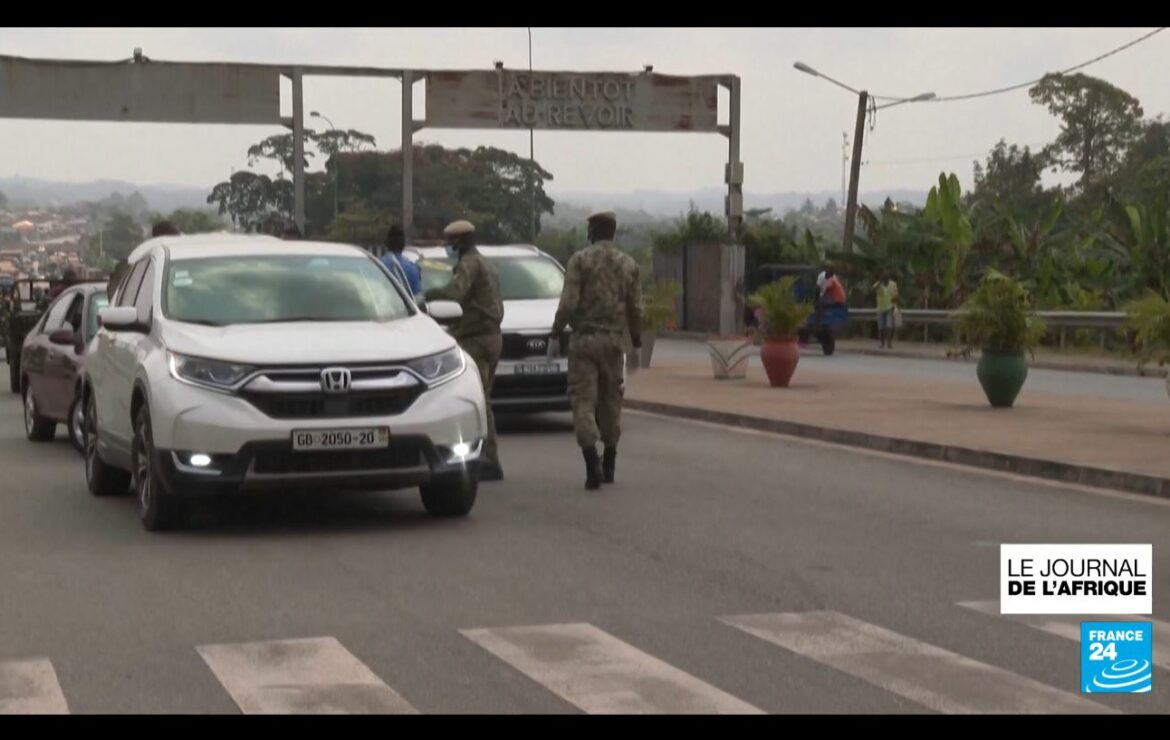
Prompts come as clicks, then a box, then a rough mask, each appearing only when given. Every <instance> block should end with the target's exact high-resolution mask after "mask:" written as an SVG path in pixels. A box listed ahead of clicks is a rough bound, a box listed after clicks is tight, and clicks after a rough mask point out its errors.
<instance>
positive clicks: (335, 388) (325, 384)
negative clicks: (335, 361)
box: [321, 367, 351, 393]
mask: <svg viewBox="0 0 1170 740" xmlns="http://www.w3.org/2000/svg"><path fill="white" fill-rule="evenodd" d="M350 379H351V378H350V374H349V369H348V368H344V367H327V368H325V369H324V370H322V371H321V390H323V391H325V392H326V393H345V392H347V391H348V390H349V383H350Z"/></svg>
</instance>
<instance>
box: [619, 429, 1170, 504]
mask: <svg viewBox="0 0 1170 740" xmlns="http://www.w3.org/2000/svg"><path fill="white" fill-rule="evenodd" d="M622 413H623V414H632V415H634V416H645V417H649V418H653V419H657V420H659V421H665V422H669V423H672V424H676V423H683V424H695V425H697V426H703V427H709V428H711V429H718V430H720V431H724V432H735V433H737V434H746V435H750V436H756V437H772V438H774V439H775V438H779V439H781V440H783V441H785V442H791V443H793V444H799V445H809V446H810V447H827V448H831V449H834V450H840V451H842V452H852V453H854V454H858V455H868V456H870V457H877V458H882V459H885V460H892V461H895V462H902V463H909V464H912V465H921V466H923V467H928V468H941V469H944V470H951V471H955V472H958V473H967V474H970V475H981V476H987V477H991V478H1002V479H1004V480H1010V481H1013V482H1016V483H1023V484H1027V485H1034V486H1045V487H1048V488H1059V489H1061V490H1066V491H1076V492H1077V493H1089V494H1092V495H1094V496H1104V497H1106V498H1116V499H1122V500H1124V501H1132V502H1134V503H1141V504H1151V505H1153V506H1162V507H1168V508H1170V498H1163V497H1160V496H1151V495H1148V494H1144V493H1131V492H1130V491H1120V490H1117V489H1115V488H1101V487H1098V486H1089V485H1085V484H1084V483H1069V482H1066V481H1059V480H1053V479H1051V478H1038V477H1034V476H1030V475H1022V474H1020V473H1010V472H1008V471H1006V470H992V469H990V468H980V467H976V466H973V465H960V464H958V463H953V462H947V461H945V460H929V459H927V458H925V457H916V456H914V455H903V454H899V453H896V452H883V451H882V450H873V449H870V448H868V447H855V446H853V445H846V444H841V443H840V442H826V441H825V440H823V439H813V438H811V437H801V436H799V435H795V434H784V433H782V432H769V431H767V430H765V429H751V428H747V427H737V426H731V425H729V424H720V423H718V422H714V421H703V420H702V419H686V418H683V417H680V416H671V415H670V414H661V413H656V412H654V411H641V410H639V409H623V410H622Z"/></svg>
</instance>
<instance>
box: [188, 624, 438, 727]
mask: <svg viewBox="0 0 1170 740" xmlns="http://www.w3.org/2000/svg"><path fill="white" fill-rule="evenodd" d="M196 649H197V650H198V651H199V654H200V655H201V656H202V657H203V660H204V661H205V662H206V663H207V665H208V667H209V668H211V671H212V673H214V674H215V677H216V678H217V679H219V682H220V683H221V684H223V687H224V688H225V689H226V690H227V692H228V694H229V695H231V697H232V699H233V700H234V701H235V702H236V705H237V706H239V708H240V711H241V712H243V713H244V714H415V713H416V710H415V709H414V707H412V706H411V705H410V704H409V703H408V702H407V701H406V700H405V699H403V698H402V697H401V696H399V695H398V693H397V692H396V691H394V689H392V688H390V687H389V686H387V685H386V684H385V683H383V682H382V680H381V679H380V678H378V677H377V676H376V675H374V672H373V671H371V670H370V669H369V668H367V667H366V665H365V664H364V663H362V662H361V661H360V660H358V659H357V658H356V657H355V656H354V655H353V654H352V653H350V652H349V651H348V650H346V649H345V648H344V647H343V646H342V644H341V643H340V642H338V641H337V640H336V639H334V638H332V637H317V638H309V639H301V640H274V641H271V642H251V643H238V644H227V645H202V646H200V647H198V648H196Z"/></svg>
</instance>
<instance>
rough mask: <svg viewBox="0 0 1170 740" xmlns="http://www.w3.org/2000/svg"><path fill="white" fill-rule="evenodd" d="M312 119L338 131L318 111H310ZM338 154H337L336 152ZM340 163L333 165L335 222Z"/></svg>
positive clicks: (334, 218) (326, 117) (335, 219)
mask: <svg viewBox="0 0 1170 740" xmlns="http://www.w3.org/2000/svg"><path fill="white" fill-rule="evenodd" d="M309 117H310V118H320V119H321V120H322V121H325V123H328V124H329V130H330V131H336V130H337V127H336V126H334V125H333V121H331V120H329V117H328V116H323V115H321V114H320V113H319V112H317V111H315V110H314V111H309ZM334 154H336V152H334ZM339 165H340V162H334V163H333V221H334V223H336V222H337V176H338V175H339V174H341V172H340V168H339Z"/></svg>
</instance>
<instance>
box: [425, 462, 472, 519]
mask: <svg viewBox="0 0 1170 740" xmlns="http://www.w3.org/2000/svg"><path fill="white" fill-rule="evenodd" d="M478 488H479V480H478V476H475V475H473V474H465V473H454V474H448V475H443V476H438V477H436V478H434V479H432V480H431V482H430V483H428V484H427V485H425V486H420V487H419V492H420V493H421V494H422V503H423V508H424V509H426V510H427V513H428V514H430V515H431V516H444V517H447V516H467V514H468V512H470V511H471V507H472V506H474V505H475V494H476V491H477V490H478Z"/></svg>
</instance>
